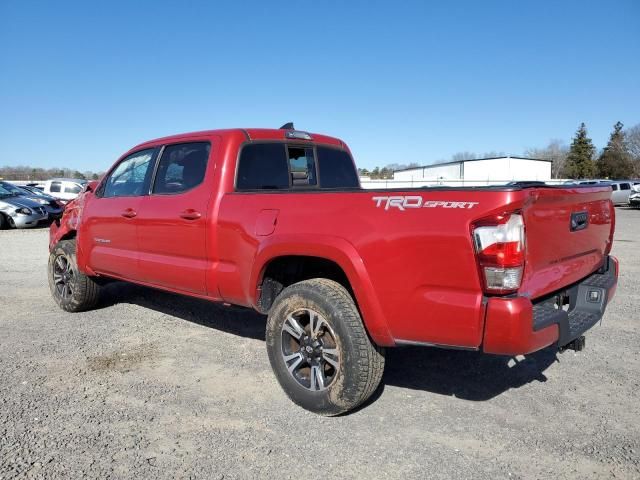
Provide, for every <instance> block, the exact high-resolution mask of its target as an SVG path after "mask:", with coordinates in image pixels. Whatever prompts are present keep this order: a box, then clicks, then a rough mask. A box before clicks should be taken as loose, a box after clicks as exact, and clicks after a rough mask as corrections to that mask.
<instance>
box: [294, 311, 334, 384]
mask: <svg viewBox="0 0 640 480" xmlns="http://www.w3.org/2000/svg"><path fill="white" fill-rule="evenodd" d="M282 359H283V360H284V363H285V365H286V367H287V370H288V371H289V374H290V375H291V376H292V377H293V378H294V380H295V381H296V382H298V384H299V385H300V386H302V387H304V388H306V389H307V390H311V391H313V392H318V391H322V390H326V389H327V388H329V386H331V384H332V383H333V381H334V380H335V379H336V377H337V374H338V372H339V370H340V353H339V351H338V346H337V343H336V335H335V333H334V332H333V329H332V328H331V326H330V325H329V323H328V322H327V320H326V319H325V318H324V317H323V316H322V315H320V314H319V313H318V312H315V311H313V310H310V309H308V308H301V309H299V310H296V311H295V312H293V313H291V314H290V315H288V316H287V318H286V319H285V321H284V322H283V324H282Z"/></svg>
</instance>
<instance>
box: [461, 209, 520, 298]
mask: <svg viewBox="0 0 640 480" xmlns="http://www.w3.org/2000/svg"><path fill="white" fill-rule="evenodd" d="M524 238H525V236H524V222H523V221H522V215H520V214H519V213H507V214H504V215H495V216H493V217H488V218H483V219H481V220H479V221H477V222H475V223H474V225H473V242H474V245H475V249H476V257H477V259H478V266H479V269H480V274H481V277H482V281H483V283H484V288H485V291H486V292H487V293H494V294H506V293H512V292H515V291H516V290H517V289H518V288H520V282H521V281H522V272H523V271H524V258H525V255H524V253H525V240H524Z"/></svg>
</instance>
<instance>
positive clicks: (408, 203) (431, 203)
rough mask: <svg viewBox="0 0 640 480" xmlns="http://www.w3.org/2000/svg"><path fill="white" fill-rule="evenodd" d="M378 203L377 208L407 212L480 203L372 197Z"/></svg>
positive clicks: (465, 206)
mask: <svg viewBox="0 0 640 480" xmlns="http://www.w3.org/2000/svg"><path fill="white" fill-rule="evenodd" d="M371 199H372V200H373V201H374V202H376V207H378V208H380V207H384V209H385V210H389V209H390V208H397V209H398V210H403V211H404V210H405V209H407V208H473V207H475V206H476V205H478V202H452V201H440V200H423V199H422V197H420V196H418V195H409V196H404V197H400V196H398V197H372V198H371Z"/></svg>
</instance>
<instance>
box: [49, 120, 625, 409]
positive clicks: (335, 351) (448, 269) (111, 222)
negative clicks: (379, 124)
mask: <svg viewBox="0 0 640 480" xmlns="http://www.w3.org/2000/svg"><path fill="white" fill-rule="evenodd" d="M614 225H615V212H614V208H613V205H612V203H611V189H610V187H608V186H598V185H562V186H548V185H544V184H541V183H540V182H531V183H514V184H509V185H503V186H488V187H474V188H468V187H428V188H416V189H403V190H399V189H395V190H393V189H392V190H364V189H362V188H361V187H360V184H359V180H358V174H357V169H356V167H355V164H354V161H353V158H352V156H351V153H350V151H349V148H348V147H347V146H346V145H345V143H344V142H343V141H341V140H339V139H337V138H333V137H329V136H325V135H319V134H312V133H307V132H302V131H298V130H295V129H294V128H293V125H291V124H288V125H285V126H284V127H283V128H281V129H230V130H212V131H205V132H197V133H189V134H183V135H176V136H172V137H166V138H161V139H157V140H152V141H149V142H146V143H143V144H140V145H138V146H136V147H134V148H132V149H131V150H130V151H129V152H127V153H125V154H124V155H123V156H122V157H121V158H120V159H119V160H117V161H116V162H115V164H114V165H113V167H111V169H110V170H109V171H108V172H107V173H106V174H105V175H104V177H103V178H102V179H101V180H100V181H99V182H97V181H96V182H90V183H89V184H88V185H87V187H86V188H85V191H84V192H83V194H81V195H80V196H79V197H78V198H77V199H76V200H74V201H72V202H71V203H69V205H68V206H67V208H66V210H65V212H64V216H63V217H62V219H60V220H57V221H56V222H55V223H54V224H53V225H52V226H51V232H50V243H49V249H50V258H49V269H48V280H49V285H50V289H51V293H52V295H53V298H54V299H55V301H56V302H57V303H58V305H59V306H60V307H61V308H63V309H64V310H66V311H69V312H78V311H83V310H87V309H90V308H92V307H94V306H95V305H96V303H97V301H98V297H99V293H100V290H101V286H102V285H103V284H104V283H105V282H106V281H108V280H111V279H116V280H123V281H127V282H133V283H136V284H140V285H146V286H149V287H153V288H156V289H161V290H166V291H170V292H175V293H179V294H183V295H188V296H193V297H198V298H202V299H207V300H211V301H214V302H224V303H228V304H236V305H241V306H246V307H251V308H253V309H255V310H257V311H258V312H260V313H262V314H265V315H267V316H268V317H267V327H266V347H267V352H268V357H269V361H270V363H271V366H272V368H273V371H274V373H275V376H276V378H277V380H278V382H279V383H280V385H281V386H282V388H283V390H284V391H285V392H286V394H287V395H288V396H289V397H290V398H291V400H293V401H294V402H295V403H297V404H298V405H300V406H302V407H303V408H306V409H308V410H310V411H313V412H316V413H320V414H324V415H336V414H340V413H343V412H346V411H348V410H351V409H353V408H355V407H357V406H358V405H360V404H362V403H363V402H364V401H365V400H367V398H369V397H370V396H371V394H372V393H373V392H374V391H375V390H376V388H377V387H378V385H379V383H380V380H381V378H382V374H383V370H384V362H385V358H384V349H385V348H387V347H396V346H402V345H424V346H432V347H443V348H455V349H465V350H479V351H483V352H486V353H488V354H500V355H518V354H528V353H531V352H535V351H537V350H540V349H542V348H545V347H548V346H555V347H557V348H559V349H564V348H574V349H579V348H581V347H582V345H583V339H584V336H583V334H584V333H585V332H586V331H587V330H588V329H589V328H591V327H592V326H594V325H595V324H596V323H597V322H598V321H599V320H600V319H601V318H602V316H603V314H604V311H605V308H606V306H607V304H608V302H610V301H611V299H612V298H613V295H614V293H615V289H616V284H617V277H618V261H617V260H616V259H615V258H614V257H613V256H611V255H609V252H610V251H611V246H612V242H613V233H614Z"/></svg>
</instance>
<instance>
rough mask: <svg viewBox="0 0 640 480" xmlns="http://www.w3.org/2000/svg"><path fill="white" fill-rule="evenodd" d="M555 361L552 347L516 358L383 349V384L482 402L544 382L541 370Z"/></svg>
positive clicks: (440, 351) (469, 353) (424, 348)
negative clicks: (385, 354) (530, 384)
mask: <svg viewBox="0 0 640 480" xmlns="http://www.w3.org/2000/svg"><path fill="white" fill-rule="evenodd" d="M556 361H558V359H557V349H556V348H554V347H549V348H546V349H544V350H540V351H539V352H535V353H532V354H529V355H526V356H519V357H516V358H514V357H508V356H501V355H487V354H484V353H482V352H469V351H462V350H445V349H439V348H429V347H401V348H391V349H388V350H387V362H386V367H385V373H384V378H383V381H384V383H385V384H386V385H394V386H397V387H402V388H409V389H412V390H426V391H429V392H432V393H437V394H440V395H448V396H454V397H457V398H461V399H465V400H472V401H485V400H489V399H491V398H493V397H495V396H497V395H500V394H501V393H504V392H506V391H507V390H510V389H513V388H519V387H522V386H523V385H526V384H528V383H531V382H534V381H537V382H546V380H547V377H546V376H545V375H544V371H545V370H546V369H547V368H548V367H549V366H550V365H551V364H552V363H554V362H556Z"/></svg>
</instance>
